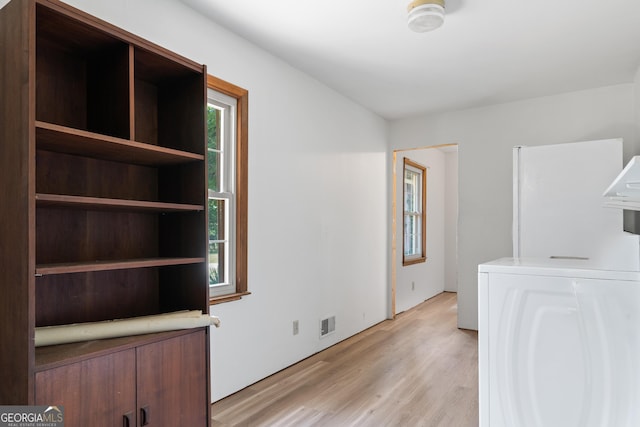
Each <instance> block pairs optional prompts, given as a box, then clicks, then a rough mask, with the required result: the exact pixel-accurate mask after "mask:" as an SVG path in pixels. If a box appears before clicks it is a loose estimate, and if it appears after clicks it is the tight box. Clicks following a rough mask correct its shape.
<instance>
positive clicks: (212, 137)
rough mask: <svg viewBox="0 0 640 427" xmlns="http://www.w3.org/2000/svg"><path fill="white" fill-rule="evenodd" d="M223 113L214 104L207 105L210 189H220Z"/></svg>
mask: <svg viewBox="0 0 640 427" xmlns="http://www.w3.org/2000/svg"><path fill="white" fill-rule="evenodd" d="M221 117H222V113H221V111H220V110H219V109H217V108H214V107H213V106H212V105H207V151H208V153H207V155H208V157H207V162H208V165H207V167H208V175H209V176H208V179H209V189H211V190H213V191H221V190H220V178H221V165H222V159H221V157H222V152H221V150H222V143H221V139H220V136H221V133H222V121H221Z"/></svg>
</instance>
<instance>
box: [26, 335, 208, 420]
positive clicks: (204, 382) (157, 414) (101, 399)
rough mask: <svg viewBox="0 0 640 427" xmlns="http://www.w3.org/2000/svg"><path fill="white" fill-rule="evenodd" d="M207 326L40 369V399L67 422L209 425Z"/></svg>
mask: <svg viewBox="0 0 640 427" xmlns="http://www.w3.org/2000/svg"><path fill="white" fill-rule="evenodd" d="M206 342H207V341H206V337H205V331H204V330H198V331H195V332H192V333H189V334H186V335H180V336H177V337H173V338H169V339H166V340H163V341H158V342H154V343H150V344H145V345H141V346H139V347H135V348H131V349H126V350H122V351H118V352H114V353H110V354H107V355H103V356H98V357H94V358H90V359H87V360H83V361H80V362H77V363H73V364H69V365H65V366H60V367H56V368H52V369H48V370H44V371H41V372H37V373H36V404H37V405H58V406H63V407H64V418H65V426H66V427H76V426H78V427H86V426H92V427H101V426H105V427H107V426H109V427H112V426H124V427H134V426H194V427H197V426H206V425H207V417H208V406H209V402H208V398H207V387H208V381H209V378H208V373H207V368H206V366H207V365H206V360H205V357H206V355H207V354H208V352H207V351H206V348H205V345H206Z"/></svg>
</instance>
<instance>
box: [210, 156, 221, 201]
mask: <svg viewBox="0 0 640 427" xmlns="http://www.w3.org/2000/svg"><path fill="white" fill-rule="evenodd" d="M221 155H222V154H221V153H219V152H217V151H212V150H209V152H208V153H207V167H208V169H207V174H208V179H209V190H213V191H221V190H220V164H221V159H220V157H221Z"/></svg>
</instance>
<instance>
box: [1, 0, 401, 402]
mask: <svg viewBox="0 0 640 427" xmlns="http://www.w3.org/2000/svg"><path fill="white" fill-rule="evenodd" d="M4 3H5V2H3V3H2V4H4ZM68 3H70V4H72V5H74V6H76V7H78V8H80V9H83V10H85V11H87V12H89V13H91V14H94V15H97V16H98V17H100V18H102V19H104V20H106V21H109V22H111V23H113V24H115V25H117V26H120V27H122V28H124V29H126V30H128V31H130V32H133V33H134V34H138V35H140V36H142V37H144V38H146V39H148V40H150V41H153V42H155V43H157V44H159V45H161V46H164V47H166V48H168V49H170V50H173V51H176V52H177V53H180V54H182V55H184V56H186V57H189V58H191V59H193V60H195V61H198V62H201V63H205V64H207V66H208V71H209V73H210V74H213V75H215V76H217V77H220V78H222V79H225V80H227V81H229V82H231V83H234V84H236V85H239V86H241V87H244V88H246V89H248V91H249V242H248V248H249V249H248V251H249V271H248V276H249V279H248V285H249V290H250V291H251V292H252V294H251V295H249V296H247V297H245V298H243V299H242V300H240V301H236V302H232V303H226V304H221V305H216V306H213V307H212V312H213V313H215V314H217V315H219V316H220V318H221V320H222V327H221V328H220V329H214V330H212V334H211V342H212V365H211V368H212V399H213V400H214V401H215V400H218V399H220V398H222V397H224V396H226V395H229V394H231V393H233V392H235V391H237V390H239V389H241V388H243V387H245V386H247V385H250V384H252V383H253V382H255V381H257V380H260V379H262V378H264V377H266V376H268V375H270V374H272V373H274V372H276V371H278V370H280V369H282V368H284V367H286V366H288V365H291V364H293V363H295V362H297V361H299V360H301V359H303V358H305V357H307V356H309V355H311V354H313V353H315V352H317V351H319V350H322V349H324V348H326V347H328V346H330V345H332V344H334V343H335V342H337V341H340V340H343V339H345V338H347V337H349V336H351V335H353V334H355V333H357V332H360V331H362V330H364V329H366V328H367V327H369V326H372V325H373V324H375V323H378V322H380V321H382V320H384V319H385V318H386V316H387V309H388V306H387V301H388V300H387V297H388V295H387V292H388V288H387V279H388V264H389V260H388V257H387V252H386V248H387V244H388V233H389V229H388V225H387V224H388V223H389V221H388V218H389V217H388V205H389V203H388V200H387V195H386V188H387V176H388V170H387V168H388V165H387V157H386V150H387V123H386V122H385V121H384V120H382V119H381V118H379V117H378V116H376V115H374V114H373V113H371V112H369V111H367V110H365V109H364V108H362V107H360V106H358V105H356V104H354V103H353V102H351V101H349V100H347V99H346V98H344V97H343V96H341V95H340V94H338V93H337V92H335V91H334V90H332V89H329V88H327V87H326V86H323V85H322V84H320V83H319V82H317V81H316V80H314V79H312V78H310V77H308V76H307V75H305V74H303V73H301V72H299V71H297V70H296V69H293V68H292V67H290V66H289V65H287V64H285V63H283V62H282V61H280V60H278V59H276V58H275V57H273V56H271V55H270V54H268V53H266V52H265V51H262V50H260V49H258V48H257V47H255V46H253V45H251V44H249V43H248V42H246V41H245V40H243V39H241V38H239V37H237V36H235V35H233V34H231V33H229V32H228V31H226V30H224V29H223V28H221V27H219V26H217V25H215V24H214V23H212V22H210V21H209V20H207V19H205V18H203V17H201V16H200V15H198V14H197V13H195V12H194V11H192V10H191V9H189V8H187V7H186V6H185V5H183V4H182V3H180V2H177V1H169V0H136V1H127V0H115V1H113V0H112V1H101V0H69V1H68ZM326 314H335V315H336V333H335V334H333V335H331V336H329V337H326V338H325V339H322V340H321V339H319V325H318V322H319V319H320V318H321V317H323V316H325V315H326ZM294 320H299V322H300V333H299V335H296V336H293V334H292V322H293V321H294Z"/></svg>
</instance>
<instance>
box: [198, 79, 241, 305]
mask: <svg viewBox="0 0 640 427" xmlns="http://www.w3.org/2000/svg"><path fill="white" fill-rule="evenodd" d="M207 85H208V90H207V178H208V206H207V210H208V230H207V231H208V235H209V289H210V301H211V303H212V304H216V303H220V302H226V301H232V300H237V299H239V298H241V297H242V296H243V295H246V294H248V293H249V292H247V157H248V155H247V127H248V126H247V100H248V94H247V91H246V90H244V89H241V88H239V87H237V86H234V85H231V84H229V83H226V82H224V81H222V80H219V79H217V78H215V77H212V76H209V77H208V79H207Z"/></svg>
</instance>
